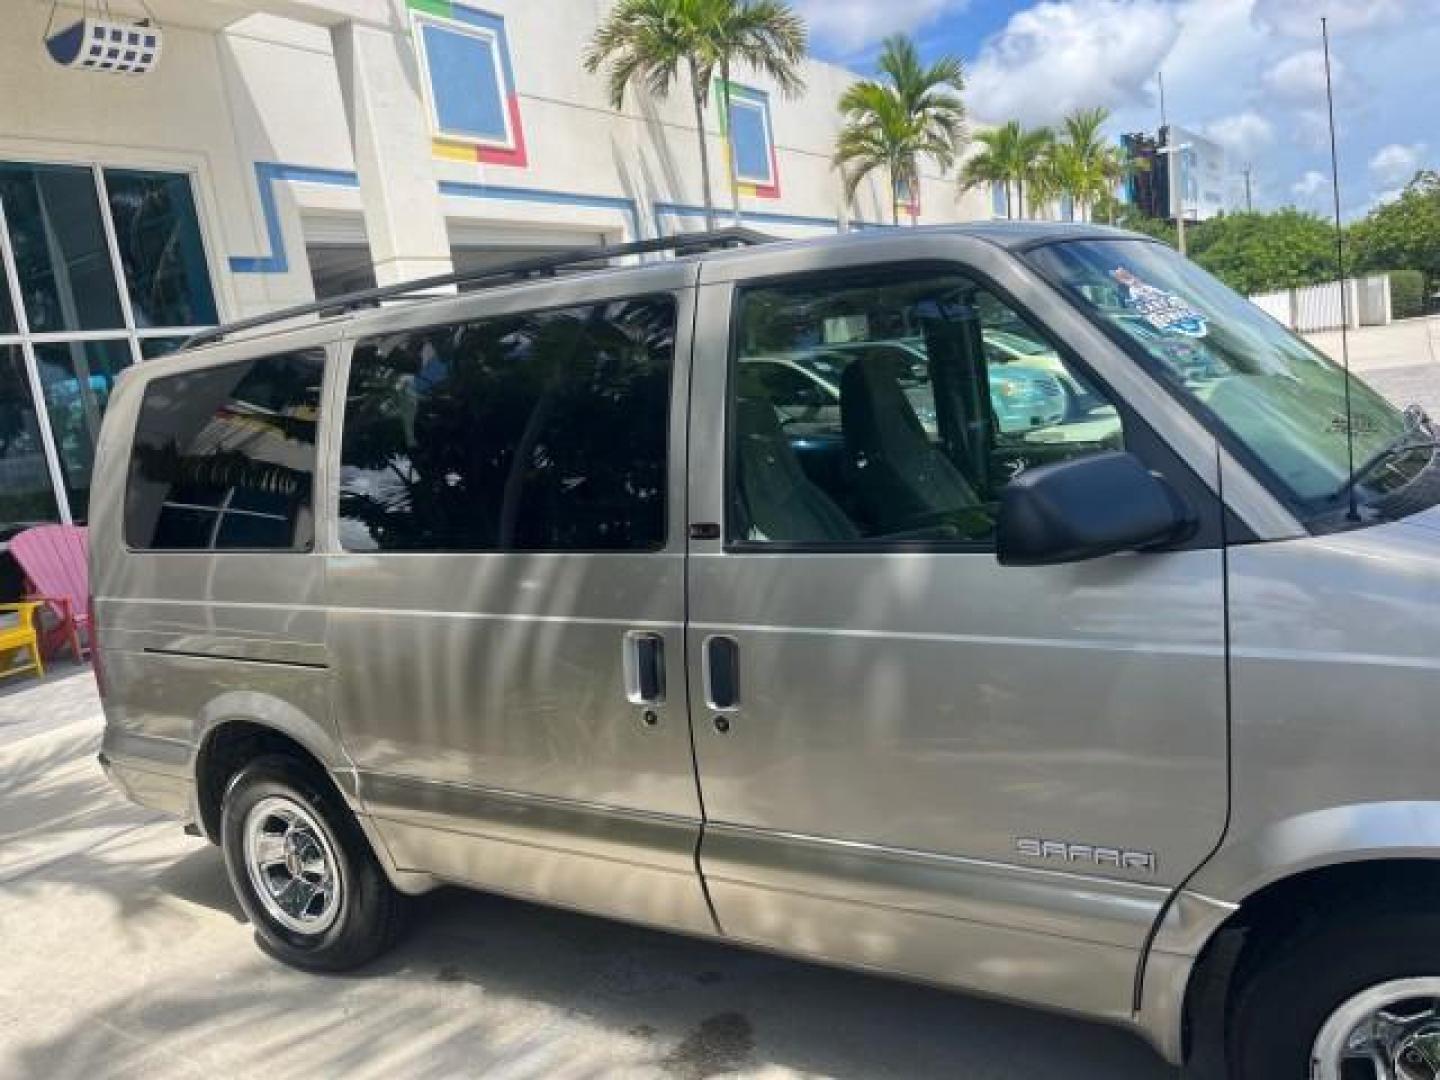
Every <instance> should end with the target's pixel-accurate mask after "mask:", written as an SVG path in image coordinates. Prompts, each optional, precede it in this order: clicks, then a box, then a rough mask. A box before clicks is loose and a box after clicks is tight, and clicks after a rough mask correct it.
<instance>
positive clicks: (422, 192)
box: [330, 0, 453, 285]
mask: <svg viewBox="0 0 1440 1080" xmlns="http://www.w3.org/2000/svg"><path fill="white" fill-rule="evenodd" d="M390 16H391V20H392V25H391V26H388V27H376V26H369V25H366V24H363V23H357V22H344V23H340V24H339V25H337V26H334V27H332V28H331V30H330V37H331V41H332V42H333V45H334V50H335V67H336V71H337V72H338V74H339V76H340V92H341V95H342V97H343V98H344V102H345V116H346V122H347V123H348V124H349V127H350V143H351V146H352V148H353V150H354V154H355V171H356V174H357V175H358V176H359V178H360V201H361V203H362V205H363V207H364V213H365V232H366V234H367V235H368V237H369V240H370V257H371V259H372V260H373V261H374V264H375V281H376V282H377V284H380V285H393V284H398V283H400V282H405V281H413V280H415V279H416V278H422V277H428V276H430V275H433V274H448V273H450V272H451V271H452V270H453V264H452V262H451V258H450V238H449V235H448V233H447V232H446V229H445V215H444V213H443V212H442V211H441V208H440V192H439V188H438V186H437V184H436V175H435V166H434V162H433V157H432V152H431V138H430V124H429V117H428V113H427V111H426V107H425V101H424V98H423V97H422V95H421V88H420V79H421V74H420V69H419V62H418V60H417V57H416V53H415V49H414V46H413V42H412V40H411V27H410V22H409V19H408V18H406V16H405V8H404V5H403V3H395V2H393V0H392V3H391V5H390Z"/></svg>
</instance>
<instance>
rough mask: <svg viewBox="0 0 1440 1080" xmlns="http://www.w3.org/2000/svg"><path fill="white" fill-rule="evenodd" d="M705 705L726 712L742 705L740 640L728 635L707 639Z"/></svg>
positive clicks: (717, 635) (718, 635)
mask: <svg viewBox="0 0 1440 1080" xmlns="http://www.w3.org/2000/svg"><path fill="white" fill-rule="evenodd" d="M705 704H706V705H708V706H709V707H710V708H712V709H718V710H722V711H723V710H728V709H738V708H739V707H740V643H739V642H738V641H736V640H735V639H734V638H732V637H726V636H725V635H724V634H716V635H715V636H714V637H711V638H706V639H705Z"/></svg>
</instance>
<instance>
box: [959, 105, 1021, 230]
mask: <svg viewBox="0 0 1440 1080" xmlns="http://www.w3.org/2000/svg"><path fill="white" fill-rule="evenodd" d="M1021 134H1022V129H1021V127H1020V122H1019V121H1018V120H1011V121H1010V122H1009V123H1008V124H1001V125H1000V126H999V127H996V128H989V129H988V130H985V131H981V132H977V133H976V135H975V141H976V142H977V143H979V144H980V147H981V149H980V150H979V151H978V152H977V153H975V154H972V155H971V157H970V158H969V160H967V161H966V162H965V165H964V167H963V169H962V170H961V172H960V184H961V187H962V188H964V189H965V190H967V191H968V190H970V189H971V188H977V187H993V186H994V185H996V184H999V185H1000V186H1001V188H1002V189H1003V190H1004V192H1005V216H1006V218H1011V219H1013V218H1014V217H1015V204H1014V202H1013V201H1012V200H1011V185H1012V184H1013V183H1014V180H1015V177H1016V175H1017V174H1018V173H1019V171H1020V170H1019V165H1018V162H1019V160H1020V154H1019V144H1020V136H1021Z"/></svg>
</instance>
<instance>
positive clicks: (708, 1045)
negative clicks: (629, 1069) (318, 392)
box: [660, 1012, 755, 1080]
mask: <svg viewBox="0 0 1440 1080" xmlns="http://www.w3.org/2000/svg"><path fill="white" fill-rule="evenodd" d="M754 1049H755V1032H754V1030H753V1029H752V1028H751V1026H750V1021H749V1020H748V1019H746V1018H745V1017H744V1016H743V1015H741V1014H740V1013H737V1012H727V1013H717V1014H716V1015H714V1016H711V1017H708V1018H707V1019H705V1020H702V1021H701V1022H700V1026H699V1027H698V1028H697V1029H695V1030H694V1031H692V1032H691V1033H690V1034H689V1035H687V1036H685V1038H684V1039H682V1040H681V1042H680V1045H678V1046H677V1047H675V1049H674V1050H672V1051H670V1053H669V1054H668V1055H667V1056H666V1057H665V1059H664V1060H663V1061H661V1063H660V1064H661V1065H662V1066H663V1067H664V1068H665V1069H666V1070H667V1071H668V1072H670V1073H671V1074H672V1075H674V1076H677V1077H680V1078H681V1080H707V1078H708V1077H711V1076H719V1075H720V1074H721V1073H727V1072H732V1071H733V1070H735V1069H737V1068H739V1067H740V1066H741V1065H742V1064H744V1062H745V1059H746V1058H747V1057H748V1056H749V1055H750V1052H751V1051H752V1050H754Z"/></svg>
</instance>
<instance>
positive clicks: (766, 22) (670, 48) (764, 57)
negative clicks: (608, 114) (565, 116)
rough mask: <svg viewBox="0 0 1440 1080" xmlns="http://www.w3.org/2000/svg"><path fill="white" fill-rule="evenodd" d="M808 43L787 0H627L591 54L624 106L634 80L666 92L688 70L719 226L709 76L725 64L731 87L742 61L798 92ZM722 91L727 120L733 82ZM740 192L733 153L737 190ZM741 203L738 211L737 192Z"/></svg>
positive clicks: (708, 211) (589, 64) (710, 204)
mask: <svg viewBox="0 0 1440 1080" xmlns="http://www.w3.org/2000/svg"><path fill="white" fill-rule="evenodd" d="M805 48H806V41H805V24H804V23H803V22H802V21H801V20H800V18H799V16H798V15H796V14H795V13H794V12H793V11H792V10H791V9H790V7H789V6H788V5H787V4H785V3H782V2H781V0H620V2H619V3H618V4H616V5H615V7H614V8H613V9H612V10H611V12H610V14H609V16H608V17H607V18H606V19H605V21H604V22H603V23H601V25H600V26H599V28H598V29H597V30H596V31H595V35H594V37H592V38H591V40H590V45H589V47H588V48H587V49H586V51H585V58H584V62H585V69H586V70H587V71H589V72H590V73H591V74H595V73H598V72H599V71H601V69H604V72H605V80H606V84H607V86H608V88H609V91H610V103H611V105H612V106H614V107H615V108H616V109H620V108H623V107H624V104H625V95H626V93H627V91H628V90H629V89H630V87H631V86H632V85H636V84H639V85H641V86H643V87H644V88H645V89H646V90H648V91H649V92H650V93H651V94H652V95H653V96H655V97H657V98H664V97H666V96H667V95H668V94H669V92H670V87H671V85H672V84H673V83H674V82H675V81H676V79H677V78H678V77H679V73H680V71H681V69H682V68H683V69H684V70H685V71H687V72H688V74H689V76H690V101H691V105H692V106H693V108H694V110H695V132H696V138H697V139H698V140H699V143H700V184H701V187H702V188H703V190H704V199H705V227H706V228H707V229H713V228H715V199H714V195H713V193H712V191H711V183H710V148H709V141H708V138H707V135H706V131H705V109H706V107H707V104H708V100H709V95H710V84H711V83H712V82H713V81H714V78H715V75H716V73H717V72H718V73H719V74H720V77H721V80H722V82H723V83H724V84H725V85H726V86H727V87H728V85H729V73H730V69H731V67H732V65H733V64H735V63H736V62H740V63H744V64H748V65H750V66H751V67H754V68H756V69H757V70H759V71H762V72H764V73H765V74H767V75H769V76H770V77H771V78H772V79H774V80H775V81H776V82H777V83H778V84H779V86H780V88H781V90H782V92H785V93H787V94H791V93H796V92H798V90H799V89H800V88H801V87H802V86H803V84H802V83H801V81H800V77H799V74H798V71H797V69H798V67H799V64H800V61H801V60H802V59H803V58H804V56H805ZM722 99H723V102H724V105H723V108H724V109H725V110H726V120H727V122H728V120H729V108H730V96H729V93H728V90H727V92H726V93H725V94H723V95H722ZM727 130H728V126H727ZM732 158H733V155H732ZM737 192H738V184H737V182H736V179H735V175H734V164H733V161H732V163H731V193H732V196H737ZM736 205H737V214H738V197H737V202H736Z"/></svg>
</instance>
